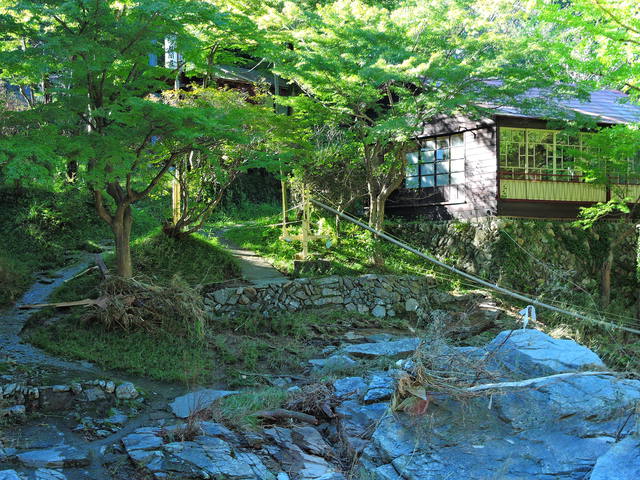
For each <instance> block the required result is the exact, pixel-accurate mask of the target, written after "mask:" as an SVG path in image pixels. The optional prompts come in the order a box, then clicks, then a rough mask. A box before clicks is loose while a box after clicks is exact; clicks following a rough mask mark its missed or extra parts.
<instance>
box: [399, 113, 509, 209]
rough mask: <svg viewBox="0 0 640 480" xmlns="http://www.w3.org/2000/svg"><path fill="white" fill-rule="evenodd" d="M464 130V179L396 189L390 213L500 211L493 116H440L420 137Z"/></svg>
mask: <svg viewBox="0 0 640 480" xmlns="http://www.w3.org/2000/svg"><path fill="white" fill-rule="evenodd" d="M460 132H463V133H464V142H465V183H464V184H461V185H446V186H440V187H431V188H418V189H406V188H404V187H401V188H399V189H398V190H396V191H395V192H394V193H393V194H392V195H391V197H390V198H389V200H388V201H387V212H388V214H390V215H398V216H403V217H409V218H415V217H424V218H428V219H434V220H448V219H453V218H476V217H485V216H491V215H496V213H497V192H498V190H497V188H498V186H497V156H496V129H495V124H494V122H493V121H492V120H490V119H483V120H479V121H478V120H470V119H468V118H464V117H456V118H444V119H439V120H437V121H436V122H433V123H431V124H429V125H426V126H425V127H424V129H423V133H422V135H421V136H420V137H419V139H420V140H424V139H425V138H427V137H433V136H437V135H447V134H448V135H450V134H453V133H460Z"/></svg>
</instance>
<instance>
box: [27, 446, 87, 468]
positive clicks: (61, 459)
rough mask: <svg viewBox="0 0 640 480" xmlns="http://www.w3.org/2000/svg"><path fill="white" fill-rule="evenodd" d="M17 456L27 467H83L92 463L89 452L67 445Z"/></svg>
mask: <svg viewBox="0 0 640 480" xmlns="http://www.w3.org/2000/svg"><path fill="white" fill-rule="evenodd" d="M16 458H17V459H18V461H19V462H20V463H21V464H22V465H24V466H25V467H32V468H63V467H81V466H85V465H89V463H90V459H89V456H88V453H87V452H82V451H80V450H78V449H76V448H73V447H69V446H66V445H62V446H59V447H54V448H49V449H44V450H31V451H28V452H23V453H19V454H18V455H16Z"/></svg>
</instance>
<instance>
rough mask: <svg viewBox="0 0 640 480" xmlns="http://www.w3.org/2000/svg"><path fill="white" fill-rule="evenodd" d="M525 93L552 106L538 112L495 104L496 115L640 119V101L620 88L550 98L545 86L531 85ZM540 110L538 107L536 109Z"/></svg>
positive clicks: (619, 120)
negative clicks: (581, 97) (585, 96)
mask: <svg viewBox="0 0 640 480" xmlns="http://www.w3.org/2000/svg"><path fill="white" fill-rule="evenodd" d="M524 97H525V98H526V99H527V100H537V99H539V100H545V103H547V104H549V106H550V107H551V108H550V110H549V111H546V112H540V113H538V114H536V113H532V112H531V111H528V112H526V113H525V112H523V111H522V110H521V109H519V108H518V107H510V106H496V107H494V108H493V110H494V112H495V113H496V114H497V115H504V116H508V117H522V118H547V119H550V118H559V117H565V116H566V115H567V114H568V115H569V116H570V117H575V116H578V115H585V116H587V117H592V118H594V119H595V120H596V121H598V122H599V123H608V124H621V123H634V122H640V105H638V104H635V103H632V102H631V101H630V100H629V96H628V95H626V94H624V93H622V92H620V91H618V90H598V91H595V92H592V93H591V94H590V98H589V100H584V101H583V100H577V99H566V98H565V99H562V98H559V99H551V100H549V99H548V98H549V95H548V94H545V92H544V91H543V90H540V89H531V90H530V91H529V92H527V93H526V94H525V95H524ZM537 110H539V109H537Z"/></svg>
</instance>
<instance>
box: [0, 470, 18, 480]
mask: <svg viewBox="0 0 640 480" xmlns="http://www.w3.org/2000/svg"><path fill="white" fill-rule="evenodd" d="M0 480H22V478H21V477H20V476H19V475H18V472H16V471H15V470H0Z"/></svg>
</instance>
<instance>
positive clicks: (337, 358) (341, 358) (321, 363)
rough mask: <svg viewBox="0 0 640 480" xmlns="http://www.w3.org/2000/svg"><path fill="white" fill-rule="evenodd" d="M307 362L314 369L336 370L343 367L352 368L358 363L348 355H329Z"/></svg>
mask: <svg viewBox="0 0 640 480" xmlns="http://www.w3.org/2000/svg"><path fill="white" fill-rule="evenodd" d="M309 363H310V364H311V365H312V366H313V367H314V369H316V370H324V369H326V370H338V369H344V368H352V367H355V366H356V365H358V362H356V361H355V360H354V359H353V358H351V357H349V356H348V355H331V356H330V357H328V358H317V359H312V360H309Z"/></svg>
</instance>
